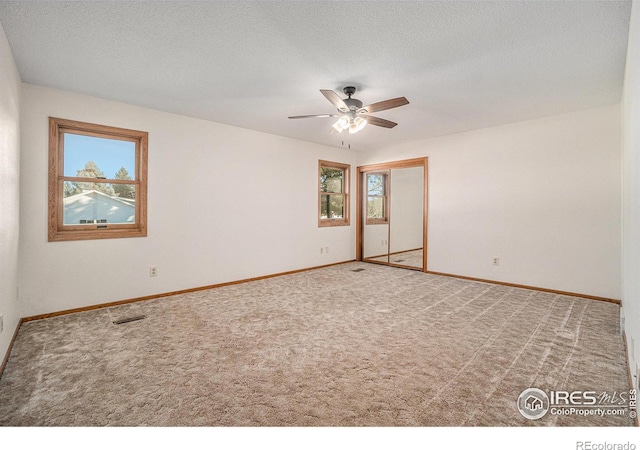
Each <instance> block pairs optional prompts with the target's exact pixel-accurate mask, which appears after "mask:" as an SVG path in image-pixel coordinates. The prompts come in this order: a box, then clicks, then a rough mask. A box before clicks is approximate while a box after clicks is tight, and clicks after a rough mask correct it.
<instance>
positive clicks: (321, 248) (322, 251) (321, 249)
mask: <svg viewBox="0 0 640 450" xmlns="http://www.w3.org/2000/svg"><path fill="white" fill-rule="evenodd" d="M320 254H321V255H324V247H320Z"/></svg>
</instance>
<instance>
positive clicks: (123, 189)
mask: <svg viewBox="0 0 640 450" xmlns="http://www.w3.org/2000/svg"><path fill="white" fill-rule="evenodd" d="M87 184H90V185H92V188H91V189H82V188H81V187H80V186H78V185H87ZM116 189H117V190H118V191H119V192H116ZM122 194H124V195H122ZM135 218H136V201H135V185H133V184H123V185H111V184H108V183H72V182H65V183H64V199H63V223H64V225H86V224H93V223H96V224H101V223H106V224H110V223H112V224H113V223H135Z"/></svg>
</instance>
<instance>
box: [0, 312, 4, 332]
mask: <svg viewBox="0 0 640 450" xmlns="http://www.w3.org/2000/svg"><path fill="white" fill-rule="evenodd" d="M3 319H4V316H3V315H2V314H0V333H2V328H3V323H4V320H3Z"/></svg>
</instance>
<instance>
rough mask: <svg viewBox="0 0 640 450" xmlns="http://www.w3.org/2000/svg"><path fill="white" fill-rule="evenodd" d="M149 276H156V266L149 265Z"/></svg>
mask: <svg viewBox="0 0 640 450" xmlns="http://www.w3.org/2000/svg"><path fill="white" fill-rule="evenodd" d="M149 276H150V277H157V276H158V268H157V267H149Z"/></svg>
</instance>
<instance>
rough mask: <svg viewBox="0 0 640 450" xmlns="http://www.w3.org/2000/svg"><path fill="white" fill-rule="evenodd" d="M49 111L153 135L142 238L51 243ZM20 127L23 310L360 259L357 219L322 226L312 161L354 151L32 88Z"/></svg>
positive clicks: (342, 157) (350, 158) (350, 159)
mask: <svg viewBox="0 0 640 450" xmlns="http://www.w3.org/2000/svg"><path fill="white" fill-rule="evenodd" d="M48 116H54V117H60V118H64V119H73V120H80V121H85V122H93V123H99V124H104V125H111V126H116V127H126V128H133V129H138V130H142V131H148V132H149V187H148V189H149V203H148V237H146V238H128V239H106V240H97V241H75V242H52V243H49V242H47V143H48V136H47V133H48V129H47V118H48ZM21 129H22V174H23V176H22V183H21V189H22V205H21V220H20V227H21V234H22V241H21V242H22V246H21V255H22V258H21V264H20V299H21V301H22V302H24V314H25V315H26V316H30V315H37V314H43V313H48V312H53V311H60V310H66V309H69V308H76V307H82V306H87V305H93V304H100V303H105V302H111V301H117V300H121V299H128V298H132V297H138V296H144V295H151V294H156V293H163V292H170V291H175V290H180V289H188V288H193V287H198V286H206V285H210V284H216V283H222V282H227V281H234V280H240V279H246V278H250V277H256V276H261V275H267V274H273V273H280V272H284V271H289V270H295V269H301V268H306V267H313V266H318V265H323V264H330V263H334V262H341V261H347V260H352V259H354V258H355V241H354V239H355V237H354V235H355V232H354V226H353V224H352V225H351V226H349V227H325V228H318V225H317V222H318V218H317V214H318V185H317V183H318V179H317V177H318V160H319V159H325V160H330V161H337V162H343V163H348V164H352V166H353V170H352V173H355V164H354V163H355V154H354V153H353V152H351V151H345V150H341V149H335V148H330V147H325V146H320V145H315V144H310V143H305V142H301V141H297V140H292V139H287V138H282V137H278V136H274V135H269V134H264V133H259V132H254V131H250V130H246V129H241V128H235V127H230V126H226V125H220V124H216V123H212V122H207V121H203V120H198V119H193V118H188V117H183V116H178V115H172V114H167V113H163V112H159V111H153V110H148V109H143V108H138V107H133V106H130V105H125V104H121V103H115V102H109V101H105V100H100V99H97V98H92V97H87V96H82V95H77V94H72V93H68V92H63V91H60V90H55V89H49V88H44V87H38V86H33V85H28V84H23V87H22V117H21ZM351 206H352V210H353V206H354V202H353V200H352V205H351ZM320 247H329V254H322V255H321V254H320ZM150 266H157V267H158V276H157V277H156V278H150V277H149V267H150Z"/></svg>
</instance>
